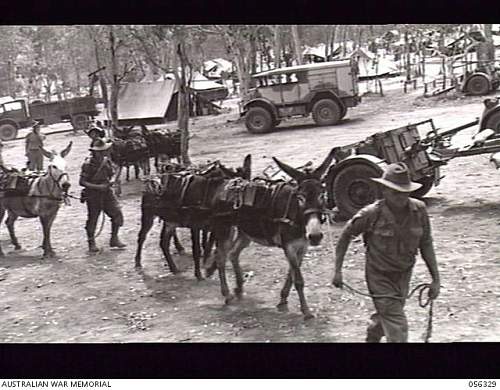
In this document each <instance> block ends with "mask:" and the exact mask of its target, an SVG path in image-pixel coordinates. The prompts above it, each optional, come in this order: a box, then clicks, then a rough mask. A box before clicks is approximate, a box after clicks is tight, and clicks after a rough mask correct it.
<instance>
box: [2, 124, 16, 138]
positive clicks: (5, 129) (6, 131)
mask: <svg viewBox="0 0 500 390" xmlns="http://www.w3.org/2000/svg"><path fill="white" fill-rule="evenodd" d="M16 137H17V128H16V126H14V125H12V124H10V123H4V124H2V125H0V138H1V139H2V141H9V140H11V139H14V138H16Z"/></svg>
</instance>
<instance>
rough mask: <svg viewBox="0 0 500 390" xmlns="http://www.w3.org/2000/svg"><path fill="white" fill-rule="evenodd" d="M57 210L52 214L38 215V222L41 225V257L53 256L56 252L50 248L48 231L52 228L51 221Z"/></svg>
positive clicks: (54, 217)
mask: <svg viewBox="0 0 500 390" xmlns="http://www.w3.org/2000/svg"><path fill="white" fill-rule="evenodd" d="M56 214H57V211H56V212H55V213H54V214H53V215H49V216H44V217H40V222H41V223H42V226H43V257H44V258H50V257H54V256H55V255H56V253H55V252H54V250H53V249H52V244H51V242H50V231H51V229H52V223H53V222H54V219H56Z"/></svg>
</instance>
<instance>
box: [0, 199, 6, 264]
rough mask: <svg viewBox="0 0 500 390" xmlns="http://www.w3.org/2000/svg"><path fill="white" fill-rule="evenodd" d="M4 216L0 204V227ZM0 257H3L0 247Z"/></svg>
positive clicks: (0, 247) (3, 209)
mask: <svg viewBox="0 0 500 390" xmlns="http://www.w3.org/2000/svg"><path fill="white" fill-rule="evenodd" d="M4 216H5V208H4V207H3V205H2V204H1V203H0V226H1V225H2V221H3V217H4ZM0 257H5V253H3V250H2V246H1V245H0Z"/></svg>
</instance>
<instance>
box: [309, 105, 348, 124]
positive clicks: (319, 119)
mask: <svg viewBox="0 0 500 390" xmlns="http://www.w3.org/2000/svg"><path fill="white" fill-rule="evenodd" d="M312 116H313V119H314V122H316V124H317V125H319V126H329V125H334V124H335V123H337V122H338V121H340V118H341V116H342V109H341V108H340V106H339V104H338V103H337V102H336V101H334V100H332V99H321V100H318V101H317V102H316V103H314V106H313V108H312Z"/></svg>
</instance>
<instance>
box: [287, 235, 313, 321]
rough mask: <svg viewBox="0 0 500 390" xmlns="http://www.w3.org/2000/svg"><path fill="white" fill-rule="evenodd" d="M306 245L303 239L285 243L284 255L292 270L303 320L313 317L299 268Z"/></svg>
mask: <svg viewBox="0 0 500 390" xmlns="http://www.w3.org/2000/svg"><path fill="white" fill-rule="evenodd" d="M306 246H307V243H306V242H305V240H302V239H301V240H296V241H294V242H292V243H289V244H287V245H286V247H285V255H286V257H287V259H288V263H289V264H290V268H291V270H292V278H293V282H294V286H295V289H296V290H297V294H298V296H299V301H300V309H301V311H302V314H303V315H304V320H309V319H311V318H314V315H313V314H312V313H311V310H310V309H309V306H308V305H307V301H306V297H305V295H304V278H303V277H302V272H301V270H300V266H301V263H302V257H303V256H304V253H305V248H306Z"/></svg>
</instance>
